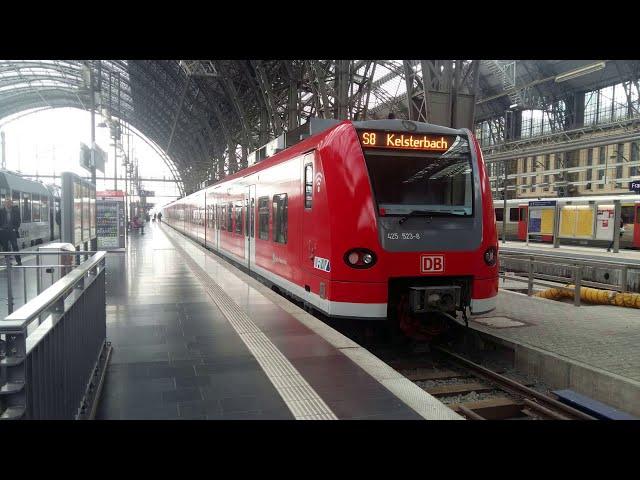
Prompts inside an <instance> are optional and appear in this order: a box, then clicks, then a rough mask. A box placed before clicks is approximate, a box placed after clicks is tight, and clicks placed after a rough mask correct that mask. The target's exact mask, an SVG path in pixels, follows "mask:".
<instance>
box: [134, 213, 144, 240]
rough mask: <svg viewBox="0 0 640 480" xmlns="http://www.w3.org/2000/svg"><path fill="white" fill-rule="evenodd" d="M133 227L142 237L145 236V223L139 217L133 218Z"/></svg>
mask: <svg viewBox="0 0 640 480" xmlns="http://www.w3.org/2000/svg"><path fill="white" fill-rule="evenodd" d="M133 225H134V227H135V228H137V229H138V230H139V231H140V235H144V222H143V221H142V220H140V217H138V216H137V215H136V216H135V217H133Z"/></svg>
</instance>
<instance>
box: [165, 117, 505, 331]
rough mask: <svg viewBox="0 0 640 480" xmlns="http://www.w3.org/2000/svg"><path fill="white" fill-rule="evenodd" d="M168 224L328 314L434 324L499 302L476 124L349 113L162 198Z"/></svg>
mask: <svg viewBox="0 0 640 480" xmlns="http://www.w3.org/2000/svg"><path fill="white" fill-rule="evenodd" d="M163 214H164V219H165V221H166V223H168V224H169V225H171V226H172V227H174V228H175V229H177V230H179V231H180V232H182V233H184V234H185V235H187V236H189V237H191V238H193V239H194V240H196V241H198V242H200V243H201V244H203V245H205V246H206V247H207V248H209V249H211V250H213V251H215V252H218V253H219V254H221V255H223V256H224V257H226V258H228V259H230V260H232V261H233V262H234V263H237V264H239V265H241V266H242V267H244V268H246V269H247V270H249V271H250V272H251V273H252V274H254V275H257V276H259V277H261V279H262V280H263V281H265V282H266V283H267V284H270V285H272V286H273V287H276V288H277V289H279V290H280V291H282V292H285V293H287V294H288V295H289V296H292V297H294V298H296V299H298V300H300V301H302V302H304V304H305V305H306V306H309V307H313V308H315V309H316V310H318V311H320V312H322V313H323V314H325V315H327V316H329V317H335V318H355V319H389V320H391V321H393V322H397V324H398V325H400V327H401V328H402V330H403V331H405V333H408V334H416V335H423V336H425V335H426V336H429V335H431V334H435V333H434V330H433V328H432V327H429V326H428V325H429V321H430V320H429V319H431V318H433V317H437V316H438V315H433V312H441V313H445V316H446V315H450V316H455V315H456V314H457V312H462V314H463V316H464V318H465V319H466V318H467V313H468V311H469V310H470V312H471V313H473V314H479V313H484V312H488V311H491V310H493V309H494V308H495V303H496V295H497V293H498V242H497V233H496V222H495V213H494V209H493V201H492V197H491V189H490V185H489V180H488V177H487V174H486V171H485V165H484V161H483V158H482V153H481V151H480V147H479V145H478V142H477V141H476V139H475V138H474V136H473V134H472V133H471V132H470V131H469V130H467V129H460V130H457V129H451V128H445V127H440V126H435V125H431V124H426V123H418V122H413V121H407V120H371V121H353V122H352V121H343V122H339V123H337V124H335V125H333V126H331V127H329V128H326V129H325V130H324V131H321V132H319V133H317V134H313V135H311V136H310V137H308V138H306V139H304V140H302V141H300V142H299V143H297V144H295V145H293V146H291V147H289V148H287V149H285V150H282V151H280V152H278V153H276V154H275V155H273V156H272V157H269V158H267V159H265V160H263V161H261V162H259V163H256V164H254V165H252V166H250V167H249V168H246V169H244V170H242V171H239V172H237V173H235V174H233V175H230V176H228V177H226V178H225V179H224V180H222V181H220V182H218V183H216V184H214V185H211V186H209V187H207V188H205V189H203V190H201V191H199V192H196V193H194V194H192V195H189V196H187V197H185V198H182V199H180V200H178V201H176V202H174V203H171V204H169V205H167V206H165V207H164V208H163Z"/></svg>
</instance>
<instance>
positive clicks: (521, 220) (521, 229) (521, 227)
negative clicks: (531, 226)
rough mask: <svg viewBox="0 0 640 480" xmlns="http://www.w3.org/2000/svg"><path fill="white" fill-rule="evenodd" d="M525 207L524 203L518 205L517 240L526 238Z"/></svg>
mask: <svg viewBox="0 0 640 480" xmlns="http://www.w3.org/2000/svg"><path fill="white" fill-rule="evenodd" d="M528 208H529V207H527V206H526V205H520V206H519V207H518V213H519V215H518V240H526V239H527V216H528V215H527V209H528Z"/></svg>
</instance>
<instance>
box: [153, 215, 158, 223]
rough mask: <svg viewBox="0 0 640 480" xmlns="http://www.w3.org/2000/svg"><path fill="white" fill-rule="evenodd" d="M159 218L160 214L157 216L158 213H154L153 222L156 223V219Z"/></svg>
mask: <svg viewBox="0 0 640 480" xmlns="http://www.w3.org/2000/svg"><path fill="white" fill-rule="evenodd" d="M157 216H158V214H157V213H154V214H153V221H154V222H155V221H156V217H157Z"/></svg>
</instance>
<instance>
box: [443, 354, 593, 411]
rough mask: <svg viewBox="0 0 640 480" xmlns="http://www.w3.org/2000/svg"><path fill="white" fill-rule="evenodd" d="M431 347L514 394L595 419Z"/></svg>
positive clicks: (457, 356)
mask: <svg viewBox="0 0 640 480" xmlns="http://www.w3.org/2000/svg"><path fill="white" fill-rule="evenodd" d="M433 349H434V350H437V351H439V352H441V353H443V354H445V355H446V356H448V357H451V358H452V359H454V360H455V361H457V362H458V363H461V364H463V365H464V366H465V367H467V368H469V369H471V370H474V371H475V372H478V373H479V374H480V375H482V376H485V377H487V378H489V379H490V380H493V381H494V382H496V383H498V384H500V385H501V387H503V388H506V389H507V390H510V391H511V392H512V393H514V394H516V395H521V396H525V397H532V398H535V399H536V400H539V401H540V402H543V403H546V404H548V405H551V406H553V407H554V408H557V409H558V410H561V411H562V412H563V413H567V414H569V415H571V416H572V417H575V418H578V419H581V420H596V419H595V418H594V417H592V416H591V415H587V414H586V413H584V412H581V411H580V410H576V409H575V408H572V407H570V406H568V405H565V404H564V403H562V402H560V401H558V400H556V399H554V398H551V397H549V396H547V395H543V394H542V393H539V392H536V391H535V390H533V389H531V388H529V387H527V386H525V385H522V384H520V383H518V382H516V381H514V380H511V379H510V378H507V377H505V376H504V375H500V374H499V373H496V372H493V371H491V370H489V369H488V368H485V367H483V366H482V365H478V364H477V363H474V362H472V361H470V360H467V359H466V358H464V357H461V356H460V355H458V354H456V353H453V352H451V351H449V350H447V349H446V348H442V347H433Z"/></svg>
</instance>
